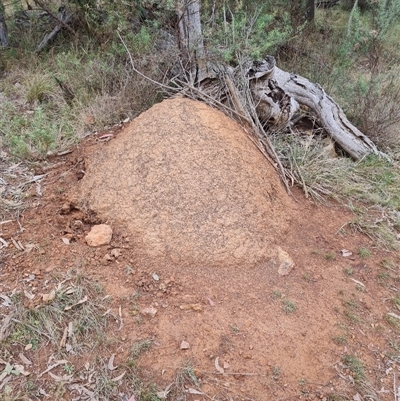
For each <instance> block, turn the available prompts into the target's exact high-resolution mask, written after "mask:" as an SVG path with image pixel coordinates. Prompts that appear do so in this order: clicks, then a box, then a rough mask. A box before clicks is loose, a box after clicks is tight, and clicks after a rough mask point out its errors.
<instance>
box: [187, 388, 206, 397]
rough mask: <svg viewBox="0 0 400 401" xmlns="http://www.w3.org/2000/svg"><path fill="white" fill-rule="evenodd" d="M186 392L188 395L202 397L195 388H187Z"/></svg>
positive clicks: (201, 393) (200, 392)
mask: <svg viewBox="0 0 400 401" xmlns="http://www.w3.org/2000/svg"><path fill="white" fill-rule="evenodd" d="M186 392H187V393H189V394H197V395H204V393H203V392H202V391H199V390H196V389H195V388H188V389H187V390H186Z"/></svg>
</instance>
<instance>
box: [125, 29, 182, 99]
mask: <svg viewBox="0 0 400 401" xmlns="http://www.w3.org/2000/svg"><path fill="white" fill-rule="evenodd" d="M117 35H118V37H119V39H120V41H121V43H122V45H123V46H124V48H125V50H126V52H127V54H128V56H129V60H130V62H131V66H132V70H133V71H134V72H136V74H138V75H140V76H141V77H142V78H144V79H147V80H148V81H150V82H151V83H153V84H154V85H157V86H159V87H160V88H163V89H166V90H168V91H173V90H174V88H172V87H170V86H167V85H164V84H162V83H160V82H157V81H155V80H154V79H151V78H150V77H148V76H147V75H145V74H143V73H142V72H140V71H139V70H138V69H136V67H135V63H134V62H133V58H132V55H131V53H130V51H129V49H128V47H127V46H126V44H125V42H124V40H123V39H122V37H121V35H120V33H119V32H118V31H117ZM181 89H182V88H179V89H176V91H177V92H179V91H180V90H181Z"/></svg>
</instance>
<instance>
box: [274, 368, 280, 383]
mask: <svg viewBox="0 0 400 401" xmlns="http://www.w3.org/2000/svg"><path fill="white" fill-rule="evenodd" d="M280 377H281V369H280V368H279V366H274V367H273V369H272V378H273V379H274V380H279V378H280Z"/></svg>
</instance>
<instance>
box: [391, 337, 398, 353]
mask: <svg viewBox="0 0 400 401" xmlns="http://www.w3.org/2000/svg"><path fill="white" fill-rule="evenodd" d="M389 345H390V346H391V347H392V348H393V349H394V350H395V351H397V352H400V344H399V343H398V342H397V341H396V340H390V341H389Z"/></svg>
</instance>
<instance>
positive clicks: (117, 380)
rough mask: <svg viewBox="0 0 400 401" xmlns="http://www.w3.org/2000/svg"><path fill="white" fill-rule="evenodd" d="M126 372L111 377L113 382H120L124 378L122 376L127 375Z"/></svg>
mask: <svg viewBox="0 0 400 401" xmlns="http://www.w3.org/2000/svg"><path fill="white" fill-rule="evenodd" d="M125 373H126V372H122V373H121V374H120V375H119V376H117V377H114V379H111V381H113V382H119V381H120V380H122V378H123V377H124V376H125Z"/></svg>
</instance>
